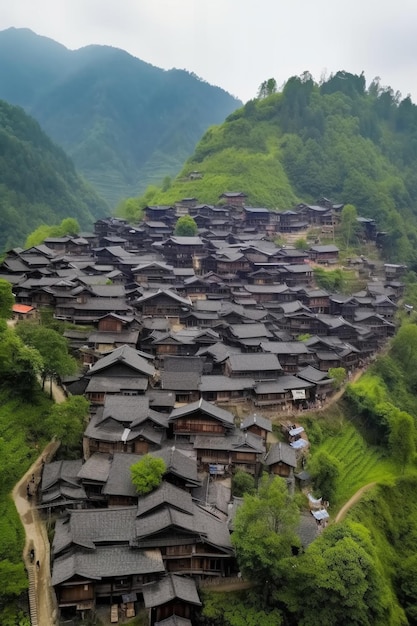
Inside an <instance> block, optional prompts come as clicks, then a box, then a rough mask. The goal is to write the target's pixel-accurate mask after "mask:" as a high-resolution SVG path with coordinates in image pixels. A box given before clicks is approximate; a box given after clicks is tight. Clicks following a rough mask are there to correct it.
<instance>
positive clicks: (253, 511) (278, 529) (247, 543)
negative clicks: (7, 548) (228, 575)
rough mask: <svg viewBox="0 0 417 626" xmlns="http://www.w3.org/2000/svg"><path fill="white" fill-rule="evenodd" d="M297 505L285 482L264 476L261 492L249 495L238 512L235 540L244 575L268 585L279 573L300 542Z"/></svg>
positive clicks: (234, 543) (255, 581)
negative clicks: (297, 525) (282, 562)
mask: <svg viewBox="0 0 417 626" xmlns="http://www.w3.org/2000/svg"><path fill="white" fill-rule="evenodd" d="M297 521H298V508H297V506H296V504H295V503H294V500H293V498H292V497H291V496H290V495H289V493H288V489H287V485H286V483H285V481H284V480H283V479H282V478H280V477H278V476H276V477H274V478H270V477H269V476H264V477H263V478H262V480H261V482H260V486H259V489H258V493H257V494H255V495H250V494H246V495H245V496H244V499H243V504H242V505H241V506H240V507H239V509H238V511H237V513H236V519H235V524H234V532H233V534H232V543H233V545H234V547H235V549H236V556H237V560H238V563H239V567H240V569H241V571H242V573H243V575H244V576H245V577H247V578H249V579H250V580H252V581H253V582H254V583H255V584H258V585H262V586H265V585H266V581H270V582H273V581H275V580H276V579H277V578H278V576H279V562H280V561H281V559H283V558H284V557H287V556H290V554H291V549H292V546H298V545H299V539H298V537H296V535H295V532H294V531H295V526H296V524H297Z"/></svg>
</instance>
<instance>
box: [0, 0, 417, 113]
mask: <svg viewBox="0 0 417 626" xmlns="http://www.w3.org/2000/svg"><path fill="white" fill-rule="evenodd" d="M416 25H417V2H415V0H397V1H396V2H392V1H391V2H388V0H379V1H378V0H361V1H359V0H351V2H349V3H347V2H340V1H338V0H316V1H315V2H312V1H311V0H288V1H287V2H279V1H277V0H13V2H10V3H7V6H2V9H1V13H0V29H4V28H8V27H10V26H16V27H27V28H31V29H32V30H34V31H35V32H36V33H38V34H40V35H45V36H47V37H51V38H52V39H55V40H56V41H59V42H60V43H63V44H64V45H66V46H67V47H69V48H79V47H81V46H85V45H88V44H91V43H98V44H108V45H113V46H116V47H120V48H123V49H125V50H127V51H128V52H130V53H131V54H134V55H135V56H137V57H139V58H141V59H143V60H144V61H148V62H149V63H152V64H153V65H157V66H158V67H163V68H166V69H169V68H171V67H178V68H185V69H188V70H189V71H193V72H195V73H196V74H198V75H199V76H201V77H202V78H204V79H205V80H207V81H208V82H210V83H212V84H216V85H220V86H221V87H223V88H224V89H226V90H227V91H230V92H231V93H232V94H234V95H236V96H238V97H239V98H241V99H242V100H244V101H246V100H248V99H249V98H251V97H254V96H255V95H256V91H257V88H258V86H259V84H260V83H261V82H262V81H263V80H265V79H266V78H269V77H274V78H275V79H276V80H277V82H278V84H279V85H280V84H282V83H283V82H284V81H285V80H286V79H287V78H289V76H292V75H294V74H301V73H302V72H303V71H305V70H309V71H310V72H311V73H312V74H313V76H314V77H315V78H316V79H319V78H320V76H321V75H322V74H323V73H327V74H329V73H330V72H335V71H337V70H339V69H344V70H347V71H349V72H354V73H360V72H361V71H362V70H363V71H364V72H365V75H366V77H367V79H368V81H370V80H372V79H373V78H374V77H375V76H380V77H381V83H382V84H383V85H388V84H389V85H390V86H391V87H392V88H393V89H394V91H396V90H399V91H401V92H402V93H403V95H404V96H405V95H407V93H411V94H412V97H413V100H414V102H416V101H417V38H416V36H415V28H416Z"/></svg>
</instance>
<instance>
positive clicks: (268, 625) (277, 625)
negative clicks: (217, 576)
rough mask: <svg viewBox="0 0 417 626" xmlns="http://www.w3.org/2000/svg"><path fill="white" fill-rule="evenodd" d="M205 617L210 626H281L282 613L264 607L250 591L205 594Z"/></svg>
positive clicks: (275, 609)
mask: <svg viewBox="0 0 417 626" xmlns="http://www.w3.org/2000/svg"><path fill="white" fill-rule="evenodd" d="M203 607H204V608H203V616H204V617H205V618H207V619H209V620H210V626H281V624H282V623H283V619H282V614H281V611H280V610H279V609H277V608H273V607H267V608H265V607H262V606H261V605H260V602H259V596H257V595H256V594H254V593H253V592H252V593H251V592H250V591H248V590H245V591H244V592H240V593H236V592H235V593H233V592H232V593H230V592H229V593H219V592H216V591H215V592H212V593H207V592H206V593H204V595H203Z"/></svg>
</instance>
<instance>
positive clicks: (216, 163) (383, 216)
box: [144, 72, 417, 267]
mask: <svg viewBox="0 0 417 626" xmlns="http://www.w3.org/2000/svg"><path fill="white" fill-rule="evenodd" d="M195 170H197V171H200V172H201V173H202V175H203V177H202V178H201V179H197V180H189V179H188V174H189V173H190V172H192V171H195ZM226 190H227V191H244V192H245V193H247V194H248V204H251V205H252V206H266V207H269V208H278V209H281V210H284V209H290V208H291V207H292V206H293V205H294V203H295V202H297V200H298V201H303V202H313V203H314V202H315V201H316V199H317V198H318V197H319V196H322V195H324V196H327V197H331V198H332V199H333V200H334V201H335V202H344V203H352V204H354V205H355V206H356V207H357V209H358V212H359V213H360V215H362V216H366V217H370V218H373V219H376V220H377V222H378V225H379V228H380V229H382V230H386V231H388V232H389V235H390V236H389V237H387V238H386V242H387V246H388V247H389V250H387V253H388V254H389V256H390V258H391V259H392V260H394V259H397V260H399V261H406V262H411V263H413V264H415V265H416V267H417V107H416V106H415V105H414V104H413V103H412V102H411V100H410V99H409V98H408V97H407V98H405V99H403V100H401V98H399V97H398V95H397V94H394V92H393V90H392V89H391V88H381V87H380V85H379V84H378V83H377V82H373V83H371V85H370V86H369V87H368V88H366V83H365V78H364V76H355V75H352V74H348V73H347V72H338V73H337V74H336V75H335V76H332V77H330V79H329V80H328V81H326V82H324V83H322V84H320V85H319V84H316V83H314V81H313V80H312V78H311V77H310V75H309V74H304V75H303V76H302V77H301V78H298V77H293V78H291V79H289V80H288V81H287V83H286V84H285V86H284V88H283V91H282V93H276V94H273V95H271V96H269V97H267V98H264V99H259V100H251V101H249V102H248V103H247V104H246V105H245V106H244V107H242V108H240V109H238V110H237V111H235V112H234V113H232V114H231V115H229V117H228V118H227V119H226V121H225V122H224V123H223V124H222V125H220V126H217V127H213V128H210V129H209V130H208V131H207V132H206V133H205V135H204V136H203V137H202V139H201V141H200V142H199V143H198V145H197V147H196V149H195V151H194V153H193V155H192V156H191V157H190V158H189V159H188V161H187V162H186V163H185V165H184V167H183V170H182V171H181V172H180V174H179V175H178V177H177V179H176V180H175V181H174V182H173V184H172V185H171V187H170V189H169V190H168V191H167V192H165V193H162V191H161V190H159V191H152V192H150V193H148V194H147V195H146V196H145V197H144V201H145V202H147V203H148V204H166V203H172V202H175V201H176V200H179V199H181V198H182V197H190V196H195V197H197V198H198V199H199V201H201V202H209V203H214V202H217V201H218V197H219V194H221V193H222V192H224V191H226Z"/></svg>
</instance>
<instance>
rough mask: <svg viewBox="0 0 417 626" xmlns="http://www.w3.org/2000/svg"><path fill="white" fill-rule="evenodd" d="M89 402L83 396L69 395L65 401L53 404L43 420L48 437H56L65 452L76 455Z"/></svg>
mask: <svg viewBox="0 0 417 626" xmlns="http://www.w3.org/2000/svg"><path fill="white" fill-rule="evenodd" d="M88 409H89V402H88V400H87V399H86V398H84V397H83V396H70V397H69V398H68V399H67V400H66V401H65V402H62V403H60V404H54V405H53V406H52V408H51V411H50V414H49V416H48V417H47V419H46V420H45V427H46V429H47V431H48V433H49V436H50V437H56V439H58V440H59V441H60V442H61V446H62V447H63V448H64V449H66V452H67V453H68V452H72V451H75V452H76V453H77V455H78V453H79V449H80V445H81V442H82V436H83V432H84V429H85V426H86V422H87V417H88Z"/></svg>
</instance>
